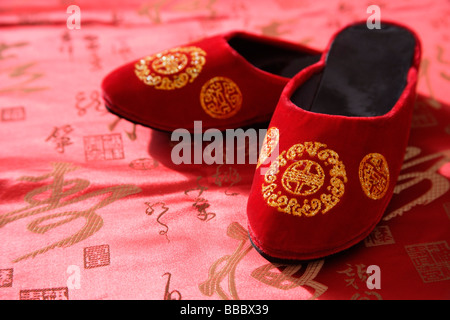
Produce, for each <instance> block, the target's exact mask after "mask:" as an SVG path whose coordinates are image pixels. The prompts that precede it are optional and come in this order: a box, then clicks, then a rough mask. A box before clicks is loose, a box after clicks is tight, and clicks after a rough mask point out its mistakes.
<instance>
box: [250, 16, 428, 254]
mask: <svg viewBox="0 0 450 320" xmlns="http://www.w3.org/2000/svg"><path fill="white" fill-rule="evenodd" d="M420 50H421V49H420V41H419V39H418V37H417V36H416V35H415V33H414V32H412V31H411V30H409V29H407V28H406V27H403V26H400V25H398V24H395V23H383V24H382V26H381V29H373V30H369V29H368V28H367V27H366V24H365V23H356V24H352V25H349V26H347V27H346V28H344V29H342V30H340V31H339V32H338V33H336V34H335V35H334V37H333V38H332V41H331V42H330V44H329V46H328V48H327V50H326V51H325V52H324V54H323V56H322V58H321V60H320V61H319V62H318V63H316V64H314V65H312V66H310V67H308V68H306V69H304V70H303V71H301V72H300V73H299V74H298V75H296V76H295V77H294V78H293V79H292V80H291V81H290V82H289V83H288V85H287V86H286V88H285V90H284V91H283V93H282V95H281V98H280V100H279V103H278V105H277V107H276V109H275V111H274V115H273V117H272V120H271V122H270V125H269V129H268V134H267V136H266V140H265V144H264V145H263V148H262V151H261V154H260V158H259V163H258V165H257V169H256V172H255V177H254V181H253V185H252V189H251V192H250V195H249V200H248V207H247V214H248V226H249V234H250V239H251V241H252V243H253V245H254V247H255V248H256V249H257V250H258V251H259V252H260V253H262V254H263V255H264V256H266V257H268V258H272V259H273V258H276V259H282V260H309V259H316V258H321V257H324V256H328V255H330V254H334V253H337V252H339V251H342V250H344V249H347V248H349V247H351V246H353V245H355V244H357V243H358V242H359V241H361V240H363V239H364V238H365V237H366V236H367V235H368V234H369V233H370V232H371V231H372V230H373V228H374V227H375V225H376V224H377V223H378V222H379V221H380V219H381V218H382V216H383V213H384V211H385V209H386V207H387V205H388V203H389V201H390V199H391V197H392V194H393V190H394V186H395V184H396V181H397V178H398V175H399V172H400V168H401V165H402V162H403V156H404V153H405V150H406V146H407V141H408V137H409V128H410V122H411V117H412V112H413V105H414V100H415V90H416V82H417V73H418V68H419V63H420V55H421V51H420ZM276 151H278V153H277V152H276ZM274 154H275V155H274ZM276 155H278V156H276ZM270 159H272V161H270Z"/></svg>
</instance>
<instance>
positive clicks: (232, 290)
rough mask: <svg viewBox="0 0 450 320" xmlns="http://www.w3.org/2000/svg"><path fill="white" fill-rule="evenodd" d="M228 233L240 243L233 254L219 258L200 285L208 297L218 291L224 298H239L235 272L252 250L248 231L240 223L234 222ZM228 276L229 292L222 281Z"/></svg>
mask: <svg viewBox="0 0 450 320" xmlns="http://www.w3.org/2000/svg"><path fill="white" fill-rule="evenodd" d="M227 235H228V236H229V237H231V238H233V239H235V240H238V241H239V245H238V247H237V248H236V250H235V251H234V252H233V254H231V255H225V256H223V257H221V258H219V259H218V260H217V261H216V262H214V263H213V265H212V266H211V267H210V268H209V273H208V279H207V280H206V281H204V282H202V283H201V284H200V285H199V289H200V292H201V293H202V294H204V295H206V296H208V297H211V296H212V295H213V294H214V293H217V294H218V295H219V297H220V298H221V299H223V300H239V295H238V292H237V289H236V281H235V273H236V268H237V265H238V263H239V262H240V261H241V260H242V259H243V258H244V257H245V255H246V254H247V253H248V252H250V250H252V248H253V246H252V245H251V244H250V241H249V238H248V232H247V230H245V229H244V228H243V227H242V226H241V225H240V224H239V223H237V222H232V223H231V224H230V225H229V226H228V229H227ZM227 277H228V292H226V290H225V289H223V287H222V285H221V283H222V281H223V280H224V279H225V278H227Z"/></svg>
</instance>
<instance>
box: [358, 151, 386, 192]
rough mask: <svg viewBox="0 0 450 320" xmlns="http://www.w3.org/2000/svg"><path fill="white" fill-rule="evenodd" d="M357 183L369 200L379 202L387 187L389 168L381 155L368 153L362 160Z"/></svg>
mask: <svg viewBox="0 0 450 320" xmlns="http://www.w3.org/2000/svg"><path fill="white" fill-rule="evenodd" d="M359 181H360V182H361V187H362V189H363V191H364V193H365V194H366V196H368V197H369V198H370V199H373V200H379V199H381V198H383V197H384V195H385V194H386V191H387V189H388V187H389V167H388V164H387V161H386V159H385V158H384V156H383V155H381V154H379V153H370V154H368V155H366V156H365V157H364V158H363V159H362V161H361V163H360V165H359Z"/></svg>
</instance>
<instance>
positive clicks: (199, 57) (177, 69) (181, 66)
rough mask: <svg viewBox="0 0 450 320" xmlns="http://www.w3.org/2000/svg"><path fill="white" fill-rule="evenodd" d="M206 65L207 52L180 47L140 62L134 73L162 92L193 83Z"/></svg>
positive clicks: (191, 47)
mask: <svg viewBox="0 0 450 320" xmlns="http://www.w3.org/2000/svg"><path fill="white" fill-rule="evenodd" d="M205 63H206V52H205V51H203V50H202V49H200V48H198V47H194V46H190V47H178V48H173V49H169V50H165V51H163V52H160V53H157V54H154V55H151V56H147V57H145V58H143V59H141V60H139V61H138V62H137V63H136V64H135V66H134V67H135V69H134V72H135V74H136V76H137V77H138V78H139V79H140V80H141V81H142V82H144V83H145V84H146V85H149V86H152V87H154V88H155V89H160V90H174V89H180V88H183V87H184V86H186V85H187V84H188V83H191V82H193V81H194V80H195V79H196V78H197V77H198V75H199V74H200V72H201V71H202V69H203V66H204V65H205Z"/></svg>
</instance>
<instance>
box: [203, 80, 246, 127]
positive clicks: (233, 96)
mask: <svg viewBox="0 0 450 320" xmlns="http://www.w3.org/2000/svg"><path fill="white" fill-rule="evenodd" d="M200 103H201V105H202V108H203V110H204V111H205V112H206V113H207V114H208V115H210V116H211V117H213V118H217V119H226V118H230V117H232V116H234V115H235V114H236V113H237V112H238V111H239V110H240V109H241V106H242V93H241V90H240V89H239V87H238V86H237V84H236V83H234V82H233V81H232V80H231V79H229V78H226V77H214V78H212V79H210V80H209V81H207V82H206V83H205V84H204V85H203V87H202V90H201V92H200Z"/></svg>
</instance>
